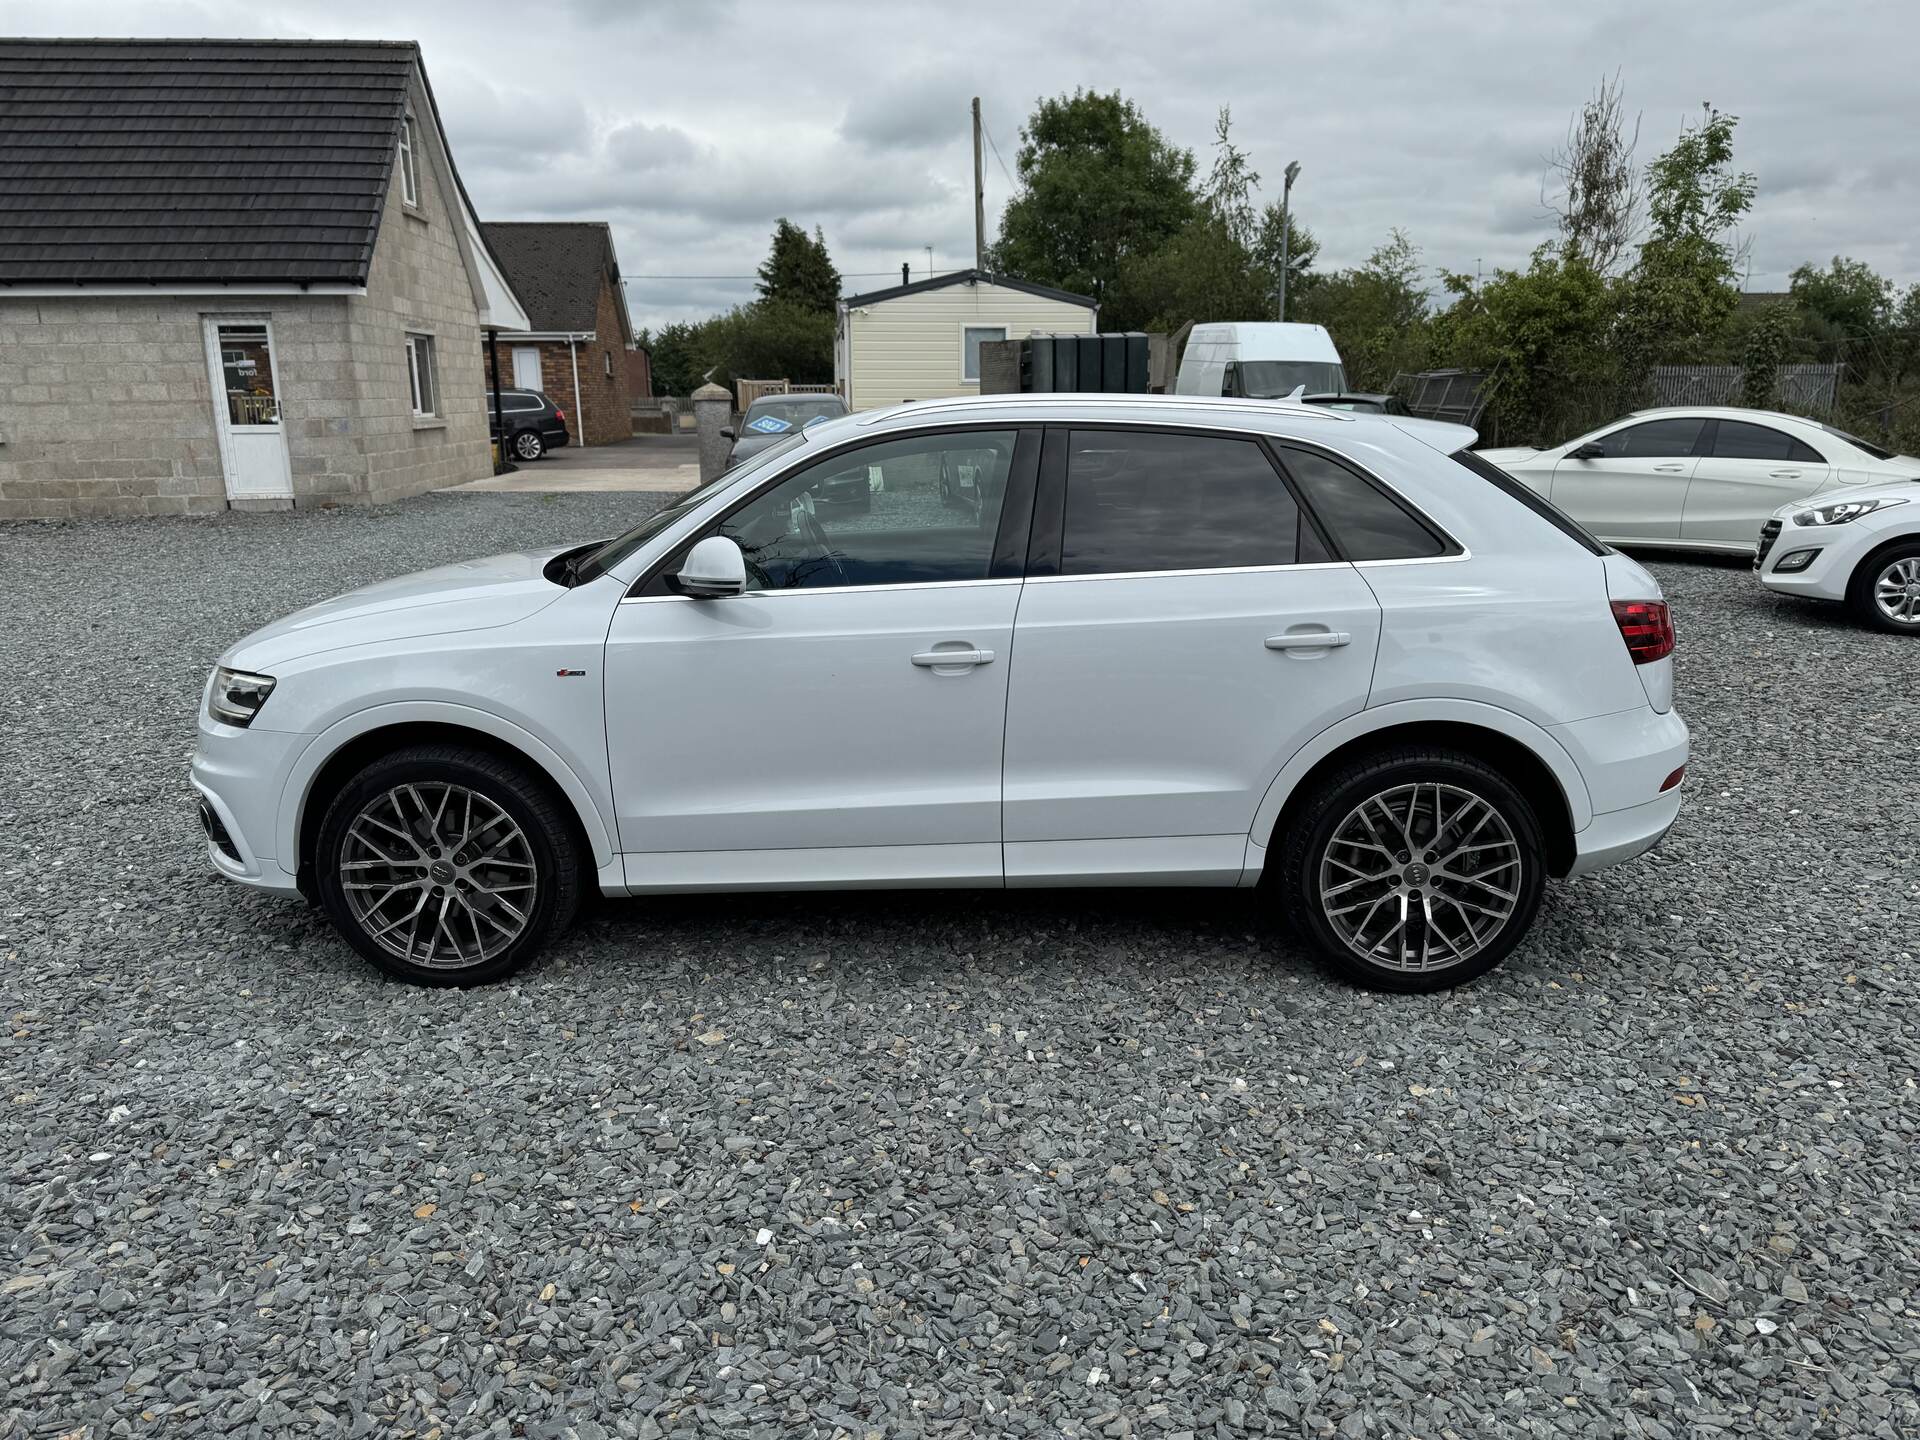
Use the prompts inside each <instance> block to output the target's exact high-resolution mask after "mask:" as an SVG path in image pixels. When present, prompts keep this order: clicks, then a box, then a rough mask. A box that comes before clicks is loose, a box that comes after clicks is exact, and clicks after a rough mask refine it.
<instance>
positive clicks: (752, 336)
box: [694, 300, 834, 386]
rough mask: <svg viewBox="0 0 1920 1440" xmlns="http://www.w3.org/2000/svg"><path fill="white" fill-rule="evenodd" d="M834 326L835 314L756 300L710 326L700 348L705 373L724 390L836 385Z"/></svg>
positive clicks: (785, 302) (715, 319) (705, 327)
mask: <svg viewBox="0 0 1920 1440" xmlns="http://www.w3.org/2000/svg"><path fill="white" fill-rule="evenodd" d="M833 325H834V320H833V316H832V314H831V313H823V312H822V311H819V310H815V309H812V308H811V307H809V306H806V305H802V304H799V303H797V302H796V301H793V300H756V301H754V302H753V303H752V304H751V305H741V306H738V307H736V308H734V309H732V310H729V311H728V312H727V313H726V314H724V315H716V316H714V317H713V318H712V319H711V320H709V321H707V322H706V323H705V324H704V325H702V326H701V327H700V331H699V338H698V340H697V342H696V344H695V347H694V348H695V351H696V354H697V355H698V359H699V364H700V368H701V369H702V370H711V371H712V372H713V378H714V381H715V383H717V384H720V385H728V386H730V385H732V384H733V382H734V381H736V380H792V381H794V382H796V383H799V384H803V385H805V384H825V383H827V382H829V381H831V380H832V379H833Z"/></svg>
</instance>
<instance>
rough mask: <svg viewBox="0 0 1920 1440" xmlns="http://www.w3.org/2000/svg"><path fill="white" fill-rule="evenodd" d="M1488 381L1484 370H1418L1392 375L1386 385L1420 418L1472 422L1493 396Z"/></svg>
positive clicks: (1460, 422)
mask: <svg viewBox="0 0 1920 1440" xmlns="http://www.w3.org/2000/svg"><path fill="white" fill-rule="evenodd" d="M1492 380H1493V373H1492V372H1491V371H1488V370H1420V371H1416V372H1414V373H1412V374H1407V373H1404V372H1403V373H1401V374H1399V375H1396V376H1394V377H1393V380H1392V383H1391V384H1389V385H1388V387H1387V388H1388V389H1389V390H1391V391H1392V392H1393V393H1394V394H1395V395H1398V396H1399V397H1400V398H1401V399H1402V400H1403V401H1405V402H1406V406H1407V409H1409V410H1411V411H1412V412H1413V413H1414V414H1415V415H1418V416H1419V417H1420V418H1421V419H1423V420H1450V421H1452V422H1453V423H1454V424H1456V425H1473V424H1477V423H1478V422H1479V419H1480V412H1481V411H1483V410H1485V409H1486V408H1487V401H1488V400H1489V399H1490V398H1491V397H1492V395H1493V389H1494V387H1493V384H1492Z"/></svg>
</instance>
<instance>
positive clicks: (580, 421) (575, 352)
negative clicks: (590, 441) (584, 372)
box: [567, 331, 587, 445]
mask: <svg viewBox="0 0 1920 1440" xmlns="http://www.w3.org/2000/svg"><path fill="white" fill-rule="evenodd" d="M567 354H569V355H571V356H572V357H573V423H574V424H575V425H577V426H579V427H580V443H581V444H582V445H585V444H586V443H587V417H586V416H585V415H583V414H581V413H580V342H579V341H578V340H576V339H574V337H573V332H572V331H568V332H567Z"/></svg>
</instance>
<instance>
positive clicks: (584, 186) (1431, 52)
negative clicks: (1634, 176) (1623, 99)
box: [0, 0, 1920, 325]
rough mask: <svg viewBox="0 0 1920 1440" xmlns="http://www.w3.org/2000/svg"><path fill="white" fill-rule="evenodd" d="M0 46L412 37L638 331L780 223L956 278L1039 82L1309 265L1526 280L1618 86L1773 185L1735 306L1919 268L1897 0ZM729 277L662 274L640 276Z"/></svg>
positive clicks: (61, 7)
mask: <svg viewBox="0 0 1920 1440" xmlns="http://www.w3.org/2000/svg"><path fill="white" fill-rule="evenodd" d="M0 32H8V33H16V34H44V35H66V34H74V33H89V34H130V35H186V36H197V35H286V36H317V37H343V36H344V37H349V38H353V39H413V40H418V41H419V42H420V43H421V45H422V47H423V48H424V51H425V55H426V64H427V73H428V76H429V78H430V79H431V80H432V82H433V87H434V91H435V94H436V96H437V98H438V100H439V103H440V108H441V111H442V114H443V116H444V118H445V120H446V122H447V127H448V131H449V136H450V140H451V143H452V147H453V153H454V159H455V163H457V164H458V165H459V167H460V171H461V175H462V177H463V178H464V179H465V181H466V184H467V188H468V190H469V192H470V193H471V194H472V196H473V198H474V203H475V204H476V205H477V206H479V208H480V211H481V215H482V217H483V218H485V219H492V220H543V219H604V220H610V221H611V222H612V223H613V226H614V231H615V243H616V245H617V246H618V249H619V253H620V263H621V266H622V269H623V270H624V272H625V273H626V274H627V275H628V276H630V277H633V281H632V283H631V284H630V285H629V286H628V300H629V304H630V305H631V307H632V310H633V314H634V320H635V323H636V324H642V325H658V324H660V323H662V322H664V321H667V320H672V319H681V318H699V317H702V316H705V315H707V314H710V313H712V312H713V311H714V310H716V309H720V308H724V307H726V306H728V305H732V304H736V303H739V302H740V301H742V300H746V299H749V298H751V296H752V280H751V275H752V272H753V269H754V266H755V265H756V264H758V263H759V261H760V260H761V258H762V257H763V256H764V255H765V253H766V247H767V237H768V233H769V232H770V231H771V229H772V227H773V222H774V220H775V219H776V217H778V216H781V215H785V216H788V217H790V218H792V219H793V220H795V221H796V222H798V223H799V224H801V225H804V226H805V227H806V228H807V229H809V230H811V229H812V228H813V227H814V226H816V225H818V226H820V227H821V228H822V229H823V230H824V231H825V233H826V238H827V244H828V247H829V248H830V250H831V251H832V254H833V258H834V262H835V263H836V264H837V265H838V266H839V267H840V270H841V271H842V273H843V274H844V275H845V277H846V282H845V283H846V288H847V289H848V290H861V289H873V288H877V287H879V286H882V285H885V284H888V283H890V282H892V281H897V279H898V276H899V270H900V265H901V262H903V261H907V262H911V264H912V265H913V268H914V273H915V275H916V276H918V275H920V274H923V273H924V272H925V270H926V268H927V264H928V252H927V247H928V246H931V247H932V263H933V266H934V268H935V269H936V270H950V269H955V268H959V267H961V266H964V265H968V264H971V263H972V260H973V210H972V194H971V191H972V175H971V164H972V162H971V152H970V148H969V143H968V120H967V104H968V100H969V99H970V98H971V97H972V96H974V95H976V94H977V95H979V96H980V97H981V102H982V105H983V107H984V111H985V116H986V123H987V129H988V131H989V133H990V134H991V136H992V138H993V139H994V141H995V142H997V146H998V152H999V157H1000V158H999V159H996V158H995V156H994V154H993V153H992V152H991V151H989V152H988V155H987V160H986V195H987V230H988V238H989V239H991V238H992V235H993V233H994V230H995V227H996V220H997V216H998V213H999V210H1000V207H1001V206H1002V205H1003V204H1004V203H1005V202H1006V200H1007V198H1008V196H1009V195H1010V194H1011V192H1012V188H1013V187H1012V185H1011V183H1010V180H1009V177H1008V175H1007V174H1006V173H1005V172H1004V171H1003V169H1002V164H1001V161H1002V160H1004V162H1005V169H1006V171H1011V170H1012V169H1013V166H1014V152H1015V150H1016V148H1017V147H1018V144H1019V130H1020V125H1021V122H1022V120H1023V119H1024V118H1025V116H1026V115H1027V113H1028V111H1029V110H1030V109H1031V108H1032V105H1033V101H1034V99H1035V98H1036V97H1037V96H1041V95H1056V94H1061V93H1064V92H1069V91H1072V90H1073V89H1074V88H1076V87H1087V88H1091V89H1098V90H1114V89H1118V90H1120V91H1121V92H1122V93H1123V94H1125V95H1127V96H1128V97H1129V98H1131V99H1133V100H1134V101H1135V102H1136V103H1137V104H1138V105H1139V106H1140V107H1141V109H1142V110H1143V111H1144V112H1145V114H1146V115H1147V117H1148V118H1149V119H1150V120H1151V121H1152V122H1153V123H1154V124H1156V125H1158V126H1159V127H1160V128H1161V129H1162V130H1163V131H1164V132H1165V133H1166V134H1167V135H1168V137H1169V138H1171V139H1172V140H1173V141H1175V142H1176V143H1178V144H1181V145H1185V146H1189V147H1191V148H1192V149H1193V150H1194V151H1195V152H1196V157H1197V159H1198V162H1199V169H1200V171H1201V172H1202V173H1203V174H1204V172H1205V170H1206V168H1207V165H1208V163H1209V160H1210V151H1209V150H1208V146H1209V144H1210V143H1211V140H1212V125H1213V117H1214V113H1215V112H1216V111H1217V109H1218V108H1219V107H1220V106H1221V105H1223V104H1228V105H1231V106H1232V107H1233V115H1234V131H1235V136H1236V139H1237V140H1238V142H1239V144H1240V145H1241V146H1242V147H1243V148H1245V149H1246V150H1248V151H1249V152H1250V154H1251V156H1252V159H1253V163H1254V165H1255V167H1256V168H1257V169H1258V170H1260V171H1261V173H1262V174H1263V175H1265V176H1266V177H1268V179H1269V181H1270V182H1273V183H1271V184H1270V185H1269V186H1268V187H1266V188H1267V189H1268V191H1269V193H1272V194H1277V193H1278V192H1277V182H1278V180H1279V175H1280V171H1281V170H1282V168H1283V167H1284V166H1285V164H1286V162H1287V161H1288V160H1290V159H1297V160H1299V161H1300V163H1301V165H1302V167H1303V173H1302V175H1301V178H1300V181H1299V183H1298V184H1297V185H1296V187H1295V189H1294V201H1295V206H1296V209H1297V211H1298V212H1299V214H1300V216H1301V218H1302V219H1303V220H1304V221H1305V222H1306V223H1307V224H1308V225H1309V226H1310V227H1311V228H1312V229H1313V231H1314V233H1315V234H1316V235H1317V236H1318V237H1319V238H1320V240H1321V242H1322V246H1323V249H1322V252H1321V264H1322V266H1323V267H1331V268H1337V267H1339V266H1342V265H1349V264H1353V263H1356V262H1358V261H1360V260H1363V259H1364V258H1365V257H1366V255H1367V254H1368V252H1369V251H1370V250H1372V248H1373V247H1374V246H1375V245H1376V244H1378V243H1379V242H1380V241H1381V240H1382V239H1384V238H1385V237H1386V234H1387V231H1388V229H1389V227H1391V226H1394V225H1399V226H1402V227H1404V228H1405V229H1406V231H1407V232H1408V234H1409V235H1410V236H1411V238H1412V240H1413V241H1414V243H1415V244H1416V245H1418V246H1419V247H1420V250H1421V254H1422V259H1423V261H1424V262H1425V263H1426V264H1427V266H1428V267H1429V274H1431V273H1432V271H1433V270H1435V269H1438V268H1441V267H1445V268H1450V269H1456V270H1465V271H1468V272H1471V271H1473V270H1475V269H1476V267H1479V268H1484V269H1486V270H1489V271H1490V270H1492V269H1493V268H1494V267H1495V266H1500V265H1515V264H1520V263H1523V262H1524V261H1525V259H1526V257H1527V254H1528V253H1529V251H1531V250H1532V248H1533V247H1534V246H1535V245H1536V244H1538V243H1539V241H1541V240H1542V239H1544V238H1545V237H1546V235H1547V234H1548V232H1549V222H1548V220H1547V219H1546V217H1545V215H1544V213H1543V211H1542V207H1541V203H1540V184H1541V174H1542V170H1543V168H1544V157H1545V156H1546V155H1547V154H1548V153H1549V152H1550V151H1552V150H1553V149H1554V148H1555V146H1556V145H1558V144H1559V143H1560V142H1561V141H1562V139H1563V138H1564V136H1565V133H1566V128H1567V121H1568V118H1569V115H1570V113H1571V112H1572V111H1573V110H1574V109H1575V108H1576V107H1577V106H1578V105H1579V104H1580V102H1581V101H1582V100H1583V99H1585V98H1586V97H1587V96H1588V95H1589V94H1590V93H1591V92H1592V90H1593V88H1594V86H1595V84H1596V82H1597V81H1598V80H1599V79H1600V78H1601V77H1602V76H1603V75H1610V74H1612V73H1613V72H1614V71H1616V70H1617V71H1619V72H1620V75H1621V78H1622V81H1623V82H1624V85H1625V87H1626V96H1627V104H1628V108H1629V110H1630V111H1638V112H1640V113H1641V114H1642V116H1643V121H1642V131H1641V142H1640V152H1639V153H1640V156H1641V158H1642V160H1643V161H1644V160H1646V159H1650V158H1651V157H1652V156H1653V155H1654V154H1655V153H1656V152H1658V151H1659V150H1661V149H1663V148H1665V147H1666V145H1668V144H1669V143H1670V142H1671V140H1672V137H1673V136H1674V135H1675V134H1676V133H1677V132H1678V130H1679V128H1680V126H1681V124H1682V123H1683V122H1684V121H1685V120H1687V119H1688V118H1690V117H1691V116H1693V115H1696V114H1697V113H1698V111H1699V106H1700V102H1701V101H1703V100H1711V101H1713V102H1714V104H1715V105H1717V106H1719V107H1720V108H1721V109H1723V110H1727V111H1730V112H1732V113H1734V114H1736V115H1738V116H1739V117H1740V128H1739V132H1738V135H1737V137H1736V153H1737V156H1738V160H1739V163H1740V164H1741V166H1742V167H1743V168H1745V169H1749V170H1752V171H1753V172H1754V173H1755V174H1756V175H1757V177H1758V179H1759V185H1760V190H1759V199H1758V202H1757V204H1756V205H1755V207H1754V210H1753V213H1752V214H1751V216H1750V217H1749V219H1748V224H1747V226H1746V227H1745V232H1744V233H1745V236H1746V238H1747V239H1749V240H1750V241H1751V251H1750V263H1751V287H1752V288H1754V289H1763V290H1764V289H1783V288H1785V286H1786V283H1787V272H1788V271H1790V270H1792V268H1793V267H1794V266H1795V265H1798V264H1799V263H1801V262H1802V261H1804V260H1809V259H1811V260H1817V261H1822V262H1824V261H1825V260H1826V259H1827V258H1828V257H1830V256H1832V255H1834V254H1835V253H1840V254H1847V255H1852V256H1856V257H1858V258H1860V259H1863V260H1867V261H1869V262H1870V263H1872V264H1873V265H1874V266H1875V267H1876V268H1878V269H1879V270H1881V271H1882V272H1883V273H1886V274H1889V275H1891V276H1893V277H1895V278H1896V279H1898V280H1900V281H1901V282H1902V283H1903V284H1904V283H1906V282H1908V281H1911V280H1915V279H1920V160H1916V155H1915V148H1916V147H1915V143H1914V138H1913V137H1914V134H1915V112H1916V99H1915V84H1914V66H1913V56H1914V54H1915V49H1916V44H1917V43H1920V5H1915V4H1914V3H1912V0H1886V3H1871V0H1853V3H1818V4H1816V3H1812V0H1809V3H1803V4H1782V3H1768V0H1738V3H1727V0H1695V3H1693V4H1689V5H1679V4H1674V3H1672V0H1658V3H1642V0H1583V3H1582V4H1580V5H1578V6H1573V5H1561V4H1545V3H1521V0H1477V3H1474V4H1471V5H1449V4H1435V3H1427V4H1399V3H1393V4H1387V5H1378V4H1376V5H1371V6H1361V7H1348V8H1344V9H1342V8H1340V7H1334V8H1331V9H1330V8H1329V7H1326V6H1289V7H1281V6H1277V5H1272V4H1260V3H1245V4H1231V5H1230V4H1219V5H1207V4H1194V3H1192V0H1187V3H1182V4H1171V5H1159V6H1151V7H1149V6H1145V5H1132V4H1124V5H1116V4H1111V3H1109V4H1085V3H1072V4H1069V3H1053V4H1048V3H1034V0H1027V3H1024V4H1020V5H1002V4H997V3H992V0H979V3H974V4H970V5H960V4H947V5H931V6H923V5H915V4H906V3H899V4H895V3H886V4H853V3H836V0H809V3H807V4H803V5H793V4H762V3H710V4H705V5H700V6H692V5H686V4H675V5H671V6H668V5H660V4H651V3H633V0H541V3H528V0H516V3H511V4H508V3H497V0H472V3H466V4H460V5H437V4H433V3H429V0H413V3H411V4H407V5H396V4H393V3H391V0H387V3H380V4H373V3H365V0H327V3H312V0H273V3H271V4H266V5H262V4H260V3H258V0H197V3H195V0H90V3H89V4H87V5H86V6H85V7H79V6H75V5H73V4H71V3H64V4H53V3H21V0H0ZM692 275H698V276H726V277H734V278H727V279H697V280H696V279H679V278H674V279H653V278H646V277H653V276H674V277H680V276H692Z"/></svg>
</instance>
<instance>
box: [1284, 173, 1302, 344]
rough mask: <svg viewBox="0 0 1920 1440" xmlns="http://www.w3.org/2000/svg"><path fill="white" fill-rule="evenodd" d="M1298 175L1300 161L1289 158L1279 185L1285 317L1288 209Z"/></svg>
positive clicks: (1289, 231) (1289, 234)
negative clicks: (1282, 179) (1283, 179)
mask: <svg viewBox="0 0 1920 1440" xmlns="http://www.w3.org/2000/svg"><path fill="white" fill-rule="evenodd" d="M1299 177H1300V162H1299V161H1298V160H1289V161H1288V162H1287V169H1286V183H1285V184H1284V185H1282V186H1281V187H1280V318H1281V319H1282V320H1284V319H1286V318H1287V265H1288V263H1289V261H1290V260H1291V259H1292V251H1293V222H1292V221H1291V220H1289V219H1288V209H1289V207H1290V204H1291V202H1292V199H1293V182H1294V181H1295V180H1297V179H1298V178H1299Z"/></svg>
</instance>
